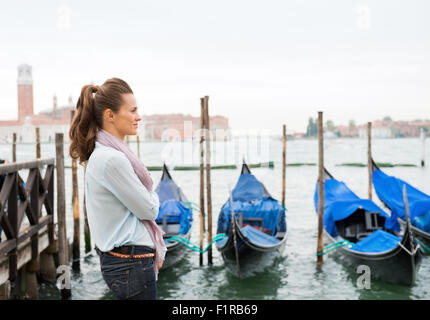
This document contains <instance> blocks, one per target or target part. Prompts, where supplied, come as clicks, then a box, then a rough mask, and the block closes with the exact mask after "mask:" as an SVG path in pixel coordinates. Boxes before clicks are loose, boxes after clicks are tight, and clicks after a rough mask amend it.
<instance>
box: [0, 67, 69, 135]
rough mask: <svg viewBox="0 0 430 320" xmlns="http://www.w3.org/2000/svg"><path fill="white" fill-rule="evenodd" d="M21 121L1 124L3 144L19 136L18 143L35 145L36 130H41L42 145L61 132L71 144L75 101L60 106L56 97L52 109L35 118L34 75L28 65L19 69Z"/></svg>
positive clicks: (19, 118)
mask: <svg viewBox="0 0 430 320" xmlns="http://www.w3.org/2000/svg"><path fill="white" fill-rule="evenodd" d="M17 85H18V119H17V120H10V121H0V142H6V143H10V142H12V135H13V133H16V135H17V142H19V143H34V142H35V140H36V137H35V135H36V132H35V128H36V127H39V128H40V140H41V141H42V142H47V141H54V139H55V133H56V132H62V133H63V134H64V138H65V141H67V140H68V131H69V126H70V119H71V114H70V112H71V110H73V109H74V108H75V106H74V105H73V101H72V98H71V97H70V98H69V104H68V105H65V106H61V107H58V106H57V97H56V96H54V99H53V108H52V109H51V110H50V111H44V112H41V113H40V114H37V115H35V114H34V106H33V75H32V67H31V66H30V65H28V64H22V65H19V66H18V80H17Z"/></svg>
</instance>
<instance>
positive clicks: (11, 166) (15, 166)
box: [0, 158, 55, 174]
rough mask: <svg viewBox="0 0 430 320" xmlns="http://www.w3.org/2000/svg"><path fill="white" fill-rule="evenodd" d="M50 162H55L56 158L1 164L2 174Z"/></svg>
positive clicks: (0, 170) (0, 172)
mask: <svg viewBox="0 0 430 320" xmlns="http://www.w3.org/2000/svg"><path fill="white" fill-rule="evenodd" d="M48 164H55V159H54V158H48V159H38V160H33V161H27V162H19V163H8V164H4V165H2V166H0V174H8V173H12V172H18V171H20V170H22V169H33V168H39V167H42V166H44V165H48Z"/></svg>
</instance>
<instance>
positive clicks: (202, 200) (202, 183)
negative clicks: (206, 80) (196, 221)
mask: <svg viewBox="0 0 430 320" xmlns="http://www.w3.org/2000/svg"><path fill="white" fill-rule="evenodd" d="M204 128H205V101H204V98H200V144H199V147H200V250H203V237H204V235H203V234H204V229H205V217H204V211H205V177H204V167H203V166H204V149H203V142H204V141H205V135H204ZM200 265H201V266H202V265H203V253H200Z"/></svg>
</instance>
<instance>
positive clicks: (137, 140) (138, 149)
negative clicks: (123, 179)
mask: <svg viewBox="0 0 430 320" xmlns="http://www.w3.org/2000/svg"><path fill="white" fill-rule="evenodd" d="M139 140H140V139H139V135H137V136H136V143H137V158H138V159H140V141H139Z"/></svg>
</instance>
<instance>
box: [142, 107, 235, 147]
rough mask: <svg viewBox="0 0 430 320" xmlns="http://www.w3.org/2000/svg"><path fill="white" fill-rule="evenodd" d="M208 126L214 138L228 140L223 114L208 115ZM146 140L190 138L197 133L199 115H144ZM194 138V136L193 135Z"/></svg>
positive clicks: (226, 122)
mask: <svg viewBox="0 0 430 320" xmlns="http://www.w3.org/2000/svg"><path fill="white" fill-rule="evenodd" d="M209 118H210V119H209V128H210V132H211V134H212V136H213V139H214V140H230V138H231V131H230V128H229V126H228V119H227V118H226V117H223V116H219V115H217V116H211V117H209ZM143 121H144V125H143V126H144V127H145V139H146V140H163V141H171V140H175V139H176V140H177V139H181V140H190V139H192V138H193V134H194V135H196V134H197V135H198V132H197V130H199V129H200V126H201V125H200V117H193V116H191V115H189V114H188V115H184V114H180V113H178V114H154V115H147V116H144V119H143ZM194 138H196V137H194Z"/></svg>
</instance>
